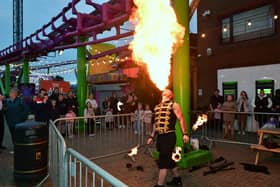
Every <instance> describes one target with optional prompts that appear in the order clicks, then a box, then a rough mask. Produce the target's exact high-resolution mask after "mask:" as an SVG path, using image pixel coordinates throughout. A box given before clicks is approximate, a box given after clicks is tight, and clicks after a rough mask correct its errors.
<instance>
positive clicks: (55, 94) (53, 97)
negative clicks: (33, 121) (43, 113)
mask: <svg viewBox="0 0 280 187" xmlns="http://www.w3.org/2000/svg"><path fill="white" fill-rule="evenodd" d="M58 96H59V88H58V87H55V88H54V89H53V92H52V94H51V95H50V100H56V101H58Z"/></svg>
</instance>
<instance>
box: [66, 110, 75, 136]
mask: <svg viewBox="0 0 280 187" xmlns="http://www.w3.org/2000/svg"><path fill="white" fill-rule="evenodd" d="M65 117H66V118H70V119H67V120H66V124H65V125H66V129H67V135H68V137H69V138H73V134H74V133H73V132H74V123H75V119H73V118H74V117H76V113H75V112H74V109H73V108H72V107H68V109H67V113H66V114H65Z"/></svg>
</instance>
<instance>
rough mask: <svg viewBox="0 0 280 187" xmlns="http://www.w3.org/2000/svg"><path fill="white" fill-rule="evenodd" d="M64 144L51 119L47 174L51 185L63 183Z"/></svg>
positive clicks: (61, 184) (62, 184) (63, 184)
mask: <svg viewBox="0 0 280 187" xmlns="http://www.w3.org/2000/svg"><path fill="white" fill-rule="evenodd" d="M65 152H66V144H65V141H64V138H63V137H62V136H61V134H60V132H59V131H58V130H57V128H56V127H55V125H54V122H53V121H50V123H49V175H50V177H51V180H52V184H53V186H66V185H65V171H66V170H65V165H64V158H65Z"/></svg>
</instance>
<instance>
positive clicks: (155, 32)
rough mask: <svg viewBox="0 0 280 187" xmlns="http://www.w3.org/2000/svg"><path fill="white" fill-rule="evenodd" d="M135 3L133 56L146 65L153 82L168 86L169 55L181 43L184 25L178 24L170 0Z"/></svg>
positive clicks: (131, 45) (160, 87)
mask: <svg viewBox="0 0 280 187" xmlns="http://www.w3.org/2000/svg"><path fill="white" fill-rule="evenodd" d="M134 4H135V5H136V7H137V8H136V9H135V10H134V11H133V14H132V16H131V17H130V20H131V21H132V22H133V23H134V24H135V34H134V38H133V40H132V42H131V43H130V45H129V48H130V49H131V50H132V58H133V59H134V60H135V61H136V62H138V63H144V64H146V65H147V69H148V71H149V73H150V77H151V79H152V81H153V82H154V83H155V84H156V86H157V87H158V88H159V89H161V90H163V89H164V88H165V87H166V86H167V85H168V77H169V74H170V60H171V55H172V54H173V53H174V52H175V50H176V48H177V47H178V46H179V44H181V43H182V40H183V37H184V34H185V28H184V27H183V26H181V25H180V24H179V23H177V18H176V14H175V12H174V10H173V8H172V7H171V5H170V0H134Z"/></svg>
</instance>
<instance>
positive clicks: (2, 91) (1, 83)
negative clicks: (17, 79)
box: [0, 79, 6, 95]
mask: <svg viewBox="0 0 280 187" xmlns="http://www.w3.org/2000/svg"><path fill="white" fill-rule="evenodd" d="M0 89H1V93H2V95H5V93H6V91H5V88H4V85H3V80H2V79H0Z"/></svg>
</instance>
